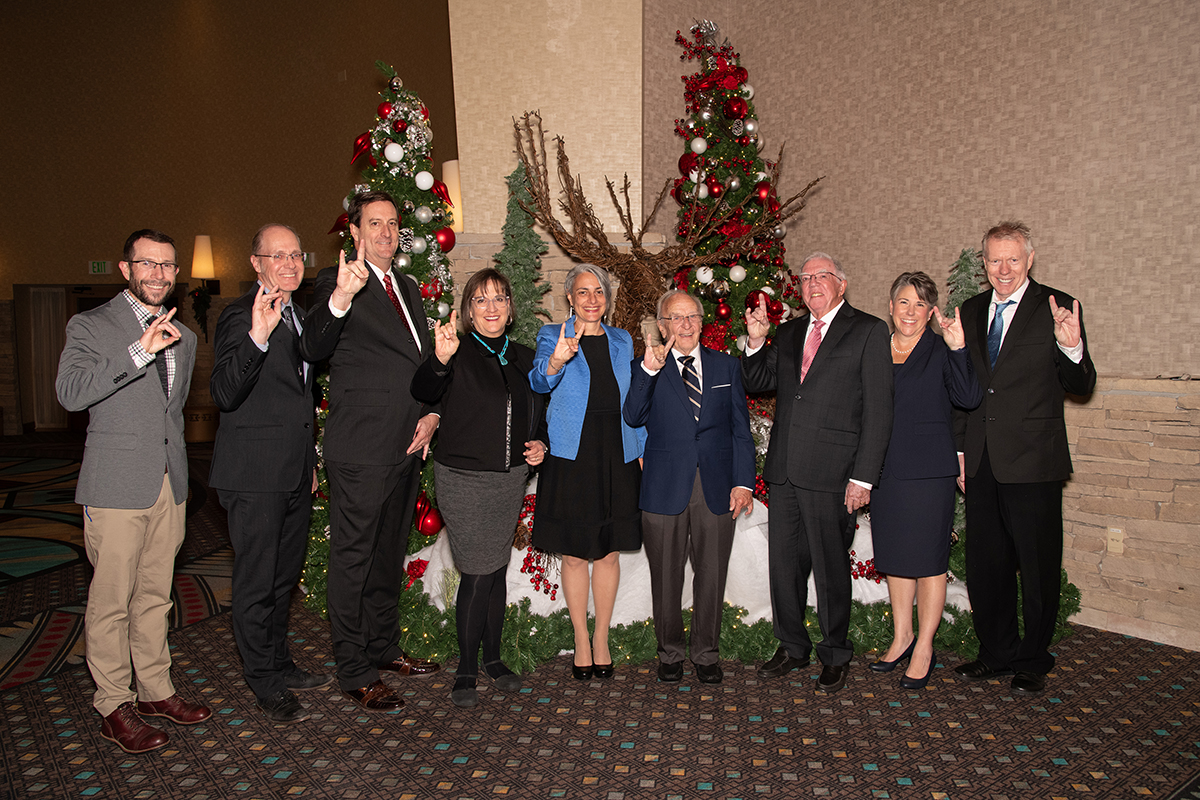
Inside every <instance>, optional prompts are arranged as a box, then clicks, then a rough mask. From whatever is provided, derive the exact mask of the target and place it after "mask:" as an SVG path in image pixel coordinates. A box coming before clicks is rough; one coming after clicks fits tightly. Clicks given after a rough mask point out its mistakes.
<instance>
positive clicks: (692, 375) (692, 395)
mask: <svg viewBox="0 0 1200 800" xmlns="http://www.w3.org/2000/svg"><path fill="white" fill-rule="evenodd" d="M695 360H696V357H695V356H684V357H683V358H681V359H679V361H680V363H682V364H683V385H684V388H686V389H687V396H688V400H691V401H692V416H693V417H695V418H696V421H697V422H699V421H700V397H701V395H702V392H701V391H700V376H699V375H697V374H696V368H695V367H694V366H692V362H693V361H695Z"/></svg>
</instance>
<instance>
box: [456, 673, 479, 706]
mask: <svg viewBox="0 0 1200 800" xmlns="http://www.w3.org/2000/svg"><path fill="white" fill-rule="evenodd" d="M450 702H451V703H454V705H456V706H458V707H459V708H474V707H475V706H477V705H479V690H478V689H476V688H475V676H474V675H459V676H458V678H457V679H455V681H454V688H453V689H451V690H450Z"/></svg>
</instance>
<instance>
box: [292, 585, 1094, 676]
mask: <svg viewBox="0 0 1200 800" xmlns="http://www.w3.org/2000/svg"><path fill="white" fill-rule="evenodd" d="M1079 598H1080V595H1079V590H1078V589H1077V588H1076V587H1075V586H1074V585H1072V584H1071V583H1070V582H1069V581H1068V580H1067V573H1066V570H1063V571H1062V596H1061V600H1060V603H1059V609H1058V626H1057V629H1056V630H1055V634H1054V641H1055V642H1057V641H1059V640H1061V639H1063V638H1064V637H1066V636H1069V635H1071V633H1072V632H1073V631H1072V628H1071V626H1070V624H1069V623H1068V622H1067V619H1068V618H1069V617H1070V616H1071V615H1073V614H1075V613H1076V612H1077V611H1079ZM320 599H321V600H323V599H324V597H323V595H322V596H321V598H320ZM317 600H318V597H317V595H316V594H314V593H310V594H308V595H307V596H306V598H305V604H306V605H307V606H308V607H309V608H310V609H311V610H313V611H315V612H317V613H319V614H321V615H322V616H323V617H324V616H326V611H325V608H324V605H323V603H318V602H315V601H317ZM529 607H530V603H529V598H523V599H522V600H521V602H520V603H510V604H509V606H508V609H507V611H506V612H505V615H504V638H503V644H502V647H501V657H502V658H503V659H504V662H505V663H506V664H508V666H509V667H511V668H512V669H514V670H516V671H517V672H519V673H526V672H532V671H533V670H534V669H535V668H536V667H537V666H538V665H539V664H544V663H546V662H548V661H551V660H553V659H555V658H556V657H558V654H559V653H561V652H563V651H570V650H571V649H572V648H573V647H574V646H575V634H574V630H573V629H572V627H571V620H570V618H569V617H568V615H567V611H566V609H562V610H560V611H556V612H554V613H553V614H550V615H549V616H544V617H543V616H540V615H537V614H534V613H532V612H531V611H530V610H529ZM1017 607H1018V608H1020V607H1021V597H1020V591H1019V589H1018V594H1017ZM746 613H747V612H746V610H745V609H743V608H738V607H736V606H731V605H729V604H728V603H726V604H725V611H724V613H723V615H722V619H721V642H720V648H721V657H722V658H723V659H728V660H737V661H741V662H742V663H743V664H753V663H756V662H761V661H766V660H767V659H768V658H770V657H771V656H772V655H773V654H774V652H775V649H776V648H777V647H778V646H779V641H778V640H777V639H776V638H775V632H774V630H773V628H772V625H771V621H770V620H768V619H761V620H759V621H757V622H754V623H746V622H744V621H743V620H742V618H743V617H745V616H746ZM946 616H948V617H949V619H946V618H943V619H942V622H941V625H939V626H938V632H937V635H936V636H935V637H934V647H935V649H936V650H938V651H941V652H947V651H949V652H953V653H955V654H957V655H958V656H959V657H960V658H961V659H963V660H964V661H969V660H973V659H974V658H975V657H976V654H977V653H978V650H979V640H978V639H977V638H976V637H975V629H974V626H973V625H972V624H971V614H970V613H969V612H966V611H961V610H959V609H957V608H954V607H951V606H947V607H946ZM400 619H401V621H402V628H401V637H400V643H399V644H400V646H401V647H402V648H403V649H404V650H406V651H408V652H410V653H412V654H413V655H415V656H419V657H422V658H429V659H432V660H434V661H440V662H445V661H447V660H449V659H451V658H455V657H457V656H458V654H459V651H458V637H457V634H456V629H455V611H454V607H453V606H451V607H449V608H447V609H446V610H445V611H440V610H438V608H437V606H435V605H434V604H433V603H431V602H430V601H429V596H428V595H427V594H425V591H424V588H423V585H422V582H421V581H420V580H416V581H413V583H412V585H411V586H410V587H409V588H408V589H407V590H406V591H404V592H402V593H401V595H400ZM691 622H692V613H691V610H690V609H684V611H683V626H684V630H685V631H687V630H688V629H690V628H691ZM588 624H589V628H591V627H592V626H593V625H594V620H592V619H589V621H588ZM805 625H806V626H807V628H808V631H809V636H810V637H811V638H812V640H813V641H814V642H818V641H820V640H821V638H822V636H821V627H820V624H819V623H818V621H817V612H816V610H815V609H813V608H811V607H810V608H809V609H808V613H807V615H806V618H805ZM913 628H914V630H916V629H918V628H919V625H918V624H917V621H916V619H915V609H914V620H913ZM608 641H609V650H610V651H611V652H612V657H613V662H614V663H616V664H625V665H633V664H643V663H646V662H648V661H651V660H653V659H654V658H656V657H657V655H658V645H657V642H656V640H655V637H654V622H653V620H650V619H647V620H644V621H642V622H633V623H630V624H628V625H614V626H613V627H612V629H611V630H610V631H609V639H608ZM850 641H851V642H853V643H854V650H855V653H857V654H860V655H861V654H863V653H869V652H877V653H878V652H883V650H884V649H886V648H887V646H888V645H889V644H890V643H891V641H892V609H891V607H890V606H889V605H887V604H886V603H871V604H866V603H860V602H858V601H854V602H853V603H852V604H851V609H850Z"/></svg>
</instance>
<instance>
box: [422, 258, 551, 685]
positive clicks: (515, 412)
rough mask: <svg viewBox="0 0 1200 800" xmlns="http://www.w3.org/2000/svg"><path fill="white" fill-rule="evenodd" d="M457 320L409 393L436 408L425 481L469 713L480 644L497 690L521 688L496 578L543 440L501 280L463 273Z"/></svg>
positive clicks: (524, 354)
mask: <svg viewBox="0 0 1200 800" xmlns="http://www.w3.org/2000/svg"><path fill="white" fill-rule="evenodd" d="M462 318H463V328H464V335H463V337H462V338H464V339H465V340H466V341H465V342H463V341H460V338H459V336H458V332H457V331H456V330H455V323H456V319H455V315H454V314H451V315H450V321H449V322H448V323H447V324H445V325H437V326H436V327H435V328H434V332H433V342H434V352H433V353H432V354H431V355H430V356H429V358H427V359H426V360H425V363H423V364H422V365H421V366H420V368H419V369H418V370H417V372H416V374H415V375H414V376H413V381H412V393H413V396H414V397H415V398H417V399H418V400H420V401H421V402H422V403H428V404H430V405H432V404H434V403H439V404H440V405H439V407H438V409H437V410H438V412H439V413H440V414H441V417H442V418H441V424H440V426H439V428H440V432H439V433H438V446H437V448H436V449H435V450H434V452H433V460H434V465H433V474H434V477H435V478H436V480H437V489H438V493H437V496H438V502H439V504H440V506H441V511H442V514H443V516H444V518H445V520H446V533H447V535H448V536H449V537H450V551H451V552H452V553H453V554H454V563H455V565H456V566H457V567H458V571H459V572H460V573H461V575H462V580H461V582H460V583H459V585H458V598H457V601H456V608H455V612H456V616H457V628H458V649H459V661H458V672H457V676H456V678H455V680H454V688H453V689H452V690H451V692H450V699H451V700H452V701H453V702H454V704H455V705H457V706H462V707H463V708H469V707H471V706H474V705H475V704H476V703H478V702H479V696H478V692H477V691H476V688H475V684H476V679H477V675H478V673H479V648H480V645H481V644H482V646H483V671H484V673H485V674H486V675H487V676H488V677H489V678H490V679H491V680H492V682H493V683H494V684H495V685H496V688H498V689H499V690H500V691H502V692H516V691H519V690H520V688H521V678H520V676H518V675H516V674H514V673H513V671H512V670H510V669H509V668H508V667H507V666H506V665H505V664H504V662H503V661H501V660H500V635H501V631H502V629H503V626H504V610H505V605H506V602H505V599H506V598H505V594H506V588H507V586H506V577H505V572H506V571H507V569H508V562H509V559H510V558H511V557H512V549H513V547H512V545H513V534H514V532H515V531H516V528H517V518H518V516H519V515H520V513H521V507H522V504H523V503H524V499H525V485H526V482H527V481H528V478H529V469H530V468H531V467H534V466H536V465H538V464H540V463H542V459H543V457H544V455H545V453H546V445H545V441H546V439H547V437H546V425H545V416H544V414H543V408H544V405H545V402H544V400H545V398H544V397H542V396H541V395H539V394H536V393H535V392H533V390H532V389H530V387H529V382H528V380H527V379H526V377H525V376H526V375H527V374H528V372H529V370H530V369H531V368H532V366H533V351H532V350H530V349H529V348H528V347H525V346H524V345H520V344H517V343H516V342H513V341H510V340H509V338H508V336H507V335H506V333H505V331H507V330H508V326H509V325H510V324H512V319H513V318H512V285H511V284H510V283H509V281H508V278H506V277H505V276H504V275H502V274H501V273H500V272H497V271H496V270H494V269H484V270H480V271H479V272H476V273H475V274H474V275H472V276H471V277H470V279H469V280H468V281H467V285H466V287H465V288H464V289H463V293H462Z"/></svg>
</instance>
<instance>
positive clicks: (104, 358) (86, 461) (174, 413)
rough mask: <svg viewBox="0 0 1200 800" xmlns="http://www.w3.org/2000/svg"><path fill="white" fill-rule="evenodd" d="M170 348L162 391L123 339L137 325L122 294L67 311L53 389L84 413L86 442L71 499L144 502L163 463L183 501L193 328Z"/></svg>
mask: <svg viewBox="0 0 1200 800" xmlns="http://www.w3.org/2000/svg"><path fill="white" fill-rule="evenodd" d="M176 327H177V328H178V329H179V332H180V339H179V341H178V342H176V343H175V344H174V345H173V346H174V347H175V348H176V350H175V384H174V385H173V386H172V387H171V399H170V401H169V402H168V400H167V398H166V397H165V396H163V391H162V385H161V383H160V382H159V378H158V370H157V368H156V367H155V366H154V362H153V361H152V362H150V363H149V364H147V365H146V367H145V368H144V369H138V368H137V367H136V366H135V365H134V363H133V358H132V357H130V355H129V345H131V344H133V343H134V342H135V341H137V339H138V338H139V337H140V336H141V335H142V326H141V324H140V323H139V322H138V319H137V316H136V315H135V314H134V313H133V309H132V308H130V307H129V301H128V300H127V299H126V298H125V295H124V293H122V294H119V295H117V296H116V297H114V298H113V299H112V300H110V301H109V302H108V303H106V304H104V305H102V306H100V307H99V308H96V309H92V310H91V311H85V312H83V313H82V314H76V315H75V316H74V317H71V321H70V322H68V323H67V345H66V347H64V348H63V352H62V356H61V357H60V358H59V360H58V379H57V380H56V381H55V384H54V386H55V389H56V391H57V392H58V402H59V403H61V404H62V406H63V408H65V409H67V410H68V411H82V410H84V409H85V408H86V409H87V410H88V411H89V412H90V416H91V420H90V421H89V423H88V435H87V445H86V447H85V449H84V451H83V466H82V467H81V468H80V470H79V484H78V486H77V487H76V490H75V502H76V503H79V504H80V505H85V506H99V507H101V508H149V507H150V506H152V505H154V503H155V501H157V500H158V494H159V492H160V491H161V490H162V476H163V471H164V469H165V470H166V471H167V472H169V473H170V476H171V491H172V493H173V494H174V496H175V502H176V503H182V502H183V501H184V500H186V499H187V483H188V465H187V454H186V453H185V452H184V444H183V405H184V403H185V402H187V396H188V389H189V388H190V387H191V384H192V364H193V363H194V362H195V360H196V334H194V333H192V332H191V331H190V330H188V329H187V328H185V327H184V326H183V325H182V324H177V325H176Z"/></svg>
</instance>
